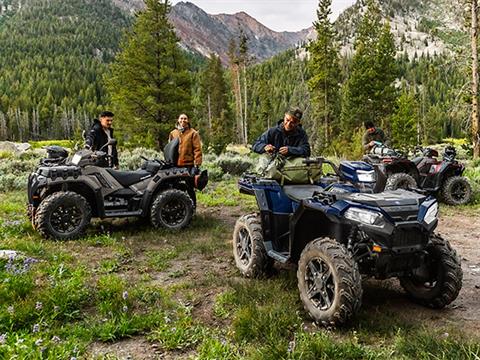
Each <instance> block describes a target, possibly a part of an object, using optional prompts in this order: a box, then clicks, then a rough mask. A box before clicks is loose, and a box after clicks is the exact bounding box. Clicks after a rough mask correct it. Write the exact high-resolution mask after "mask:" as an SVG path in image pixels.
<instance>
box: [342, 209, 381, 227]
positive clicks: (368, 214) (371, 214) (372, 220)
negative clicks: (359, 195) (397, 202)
mask: <svg viewBox="0 0 480 360" xmlns="http://www.w3.org/2000/svg"><path fill="white" fill-rule="evenodd" d="M345 217H346V218H347V219H349V220H352V221H356V222H360V223H362V224H365V225H370V226H383V225H384V223H385V221H384V219H383V216H382V214H380V213H379V212H376V211H371V210H366V209H360V208H350V209H348V210H347V211H346V212H345Z"/></svg>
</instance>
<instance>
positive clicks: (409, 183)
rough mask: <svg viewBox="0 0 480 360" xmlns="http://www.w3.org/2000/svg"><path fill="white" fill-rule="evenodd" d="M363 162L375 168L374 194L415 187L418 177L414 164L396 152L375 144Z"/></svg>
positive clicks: (380, 144)
mask: <svg viewBox="0 0 480 360" xmlns="http://www.w3.org/2000/svg"><path fill="white" fill-rule="evenodd" d="M363 160H364V161H366V162H367V163H369V164H371V165H373V166H374V167H375V170H376V175H377V183H376V186H375V189H374V191H375V192H382V191H383V190H395V189H411V188H416V187H417V184H418V179H419V177H420V175H419V173H418V169H417V167H416V165H415V163H414V162H412V161H411V160H409V159H408V158H407V157H406V156H405V155H404V154H403V153H401V152H399V151H398V150H393V149H390V148H388V147H386V146H384V145H383V144H382V143H377V145H375V146H374V147H373V148H372V150H371V151H370V152H369V153H368V154H366V155H364V157H363Z"/></svg>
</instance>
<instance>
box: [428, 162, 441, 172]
mask: <svg viewBox="0 0 480 360" xmlns="http://www.w3.org/2000/svg"><path fill="white" fill-rule="evenodd" d="M441 168H442V164H434V165H432V166H431V167H430V171H429V173H430V174H436V173H437V172H439V171H440V169H441Z"/></svg>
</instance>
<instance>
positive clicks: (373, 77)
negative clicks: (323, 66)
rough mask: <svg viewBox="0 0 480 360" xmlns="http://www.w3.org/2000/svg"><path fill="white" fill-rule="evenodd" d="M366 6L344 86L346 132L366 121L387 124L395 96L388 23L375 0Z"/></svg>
mask: <svg viewBox="0 0 480 360" xmlns="http://www.w3.org/2000/svg"><path fill="white" fill-rule="evenodd" d="M367 5H368V9H367V12H366V13H365V15H364V18H363V20H362V22H361V24H360V28H359V30H358V37H357V39H356V41H355V55H354V56H353V59H352V64H351V68H350V74H349V78H348V80H347V82H346V84H345V87H344V101H343V108H342V127H343V130H344V132H345V134H349V133H351V132H352V129H354V128H357V127H359V126H361V124H362V122H364V121H367V120H371V121H373V122H374V123H376V124H377V125H381V126H386V125H388V118H389V116H390V114H391V113H392V111H393V107H394V103H395V98H396V93H395V88H394V86H393V81H394V80H395V78H396V77H397V73H398V70H397V68H396V65H395V46H394V42H393V37H392V34H391V32H390V26H389V25H388V24H385V25H384V26H383V27H382V24H381V16H380V10H379V8H378V6H377V5H376V3H375V2H374V0H368V1H367ZM387 130H388V129H387Z"/></svg>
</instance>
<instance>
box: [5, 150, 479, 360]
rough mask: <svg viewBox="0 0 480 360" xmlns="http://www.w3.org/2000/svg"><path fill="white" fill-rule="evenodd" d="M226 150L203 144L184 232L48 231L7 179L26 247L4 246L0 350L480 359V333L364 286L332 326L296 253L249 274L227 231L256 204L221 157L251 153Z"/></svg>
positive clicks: (18, 237) (125, 224) (52, 354)
mask: <svg viewBox="0 0 480 360" xmlns="http://www.w3.org/2000/svg"><path fill="white" fill-rule="evenodd" d="M150 155H152V156H154V154H153V153H152V154H150ZM135 156H136V155H135V154H129V155H128V156H125V157H124V158H123V161H124V164H126V163H127V161H132V163H131V164H132V165H131V166H132V167H134V163H135V161H133V160H132V158H134V157H135ZM148 156H149V155H148ZM229 158H232V156H230V157H225V158H223V160H222V159H216V158H214V157H213V156H211V157H209V156H207V165H206V167H207V168H212V169H213V170H212V175H214V176H213V179H214V181H212V182H211V183H210V184H209V186H208V187H207V189H206V190H205V191H204V192H203V193H199V194H198V201H199V209H198V212H197V215H196V216H195V218H194V220H193V222H192V224H191V226H190V227H189V228H188V229H186V230H184V231H182V232H181V233H180V234H179V233H173V232H169V231H165V230H154V229H152V228H151V227H150V225H149V224H148V222H147V221H144V220H141V219H140V220H139V219H123V220H113V221H111V220H108V221H107V220H104V221H101V220H95V221H93V222H92V224H91V225H90V226H89V228H88V231H87V234H86V236H85V237H84V238H82V239H79V240H75V241H65V242H56V241H51V240H44V239H42V238H41V237H40V236H39V235H38V234H37V233H36V232H35V231H34V230H33V229H32V227H31V225H30V223H29V221H28V219H27V218H26V215H25V204H26V191H25V189H18V188H17V187H16V186H17V185H15V184H13V185H8V186H7V185H5V187H4V190H3V191H2V192H0V250H2V249H3V250H6V249H8V250H15V251H17V252H18V253H19V254H20V256H17V257H15V258H11V257H10V258H9V257H8V256H4V257H3V258H2V259H0V359H117V358H118V359H123V358H128V357H125V356H123V355H119V352H118V351H116V350H115V349H117V350H118V348H122V347H123V348H125V347H127V343H128V349H129V351H130V354H131V356H132V357H131V358H133V359H137V358H138V359H142V358H158V359H163V358H166V359H176V358H181V359H272V360H273V359H480V341H479V339H478V338H477V337H476V335H475V334H472V333H470V332H467V331H464V330H463V329H462V324H456V323H455V322H451V321H445V322H443V321H440V322H434V324H435V325H434V326H432V323H431V322H429V321H419V320H418V319H417V318H416V316H415V311H417V309H419V307H418V306H416V305H415V306H414V305H413V304H411V303H409V302H408V300H407V299H406V297H405V306H404V308H403V311H398V310H397V309H394V308H392V307H391V306H390V305H389V303H388V301H387V302H386V303H385V304H378V303H375V304H369V303H368V299H367V300H365V299H364V304H363V306H362V309H361V311H360V314H359V315H358V316H357V317H356V318H355V319H353V321H352V322H351V323H350V324H349V325H348V326H346V327H343V328H339V329H325V328H321V327H320V328H319V327H317V326H316V325H315V324H314V323H312V322H311V320H310V319H309V318H308V315H307V314H306V312H305V311H304V310H303V308H302V305H301V302H300V299H299V296H298V290H297V280H296V269H295V268H294V267H293V266H281V267H276V271H275V273H274V274H272V276H270V277H268V278H264V279H244V278H242V277H241V276H240V274H239V272H238V271H237V270H236V267H235V265H234V262H233V255H232V249H231V247H232V245H231V234H232V231H233V225H234V223H235V220H236V218H238V217H239V216H241V215H243V214H245V213H248V212H253V211H255V209H256V204H255V202H254V199H253V198H252V197H248V196H245V195H241V194H239V193H238V190H237V188H236V181H235V176H234V175H230V174H228V173H227V171H224V170H225V169H227V168H228V167H229V166H230V167H232V166H235V168H236V169H237V168H238V167H242V166H246V165H245V164H243V165H242V164H240V162H241V161H246V162H251V163H253V162H254V161H253V160H248V161H247V160H241V159H243V158H242V157H241V156H240V155H239V159H240V160H235V161H233V163H234V164H233V165H232V164H231V163H229V165H228V164H227V163H228V161H227V160H228V159H229ZM3 159H4V160H8V161H12V162H13V161H19V160H18V159H17V158H14V157H10V158H8V157H6V156H4V157H3ZM32 159H34V157H30V158H25V159H24V160H20V162H23V161H26V162H28V161H32V163H33V160H32ZM221 161H223V162H224V165H223V166H220V164H219V163H220V162H221ZM20 162H17V163H15V164H17V165H16V166H18V163H20ZM4 163H5V161H2V165H0V166H3V164H4ZM218 168H221V169H222V170H221V171H220V170H218ZM215 169H216V170H215ZM473 169H476V168H473ZM4 171H5V170H4ZM12 171H13V170H12ZM214 171H217V173H215V172H214ZM472 171H473V172H474V174H476V175H475V176H478V173H480V170H479V171H478V173H477V170H472ZM232 172H234V171H232ZM5 176H6V173H5V172H3V171H2V173H1V175H0V177H5ZM17 177H18V176H17ZM476 196H477V197H476V204H473V205H469V206H467V207H464V208H465V210H466V211H468V209H470V208H472V207H474V208H478V206H479V205H478V203H479V201H478V193H477V195H476ZM375 291H376V290H375V289H373V290H370V292H371V293H372V292H373V293H374V292H375ZM370 296H371V295H370ZM412 309H413V310H412ZM412 311H413V313H414V314H413V316H412V314H411V312H412ZM409 313H410V314H409ZM438 317H439V318H440V317H442V314H441V312H439V314H438ZM477 335H478V334H477ZM147 356H149V357H147Z"/></svg>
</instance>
